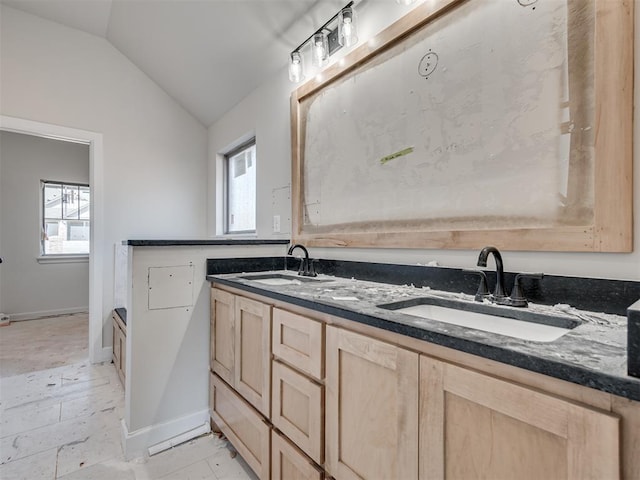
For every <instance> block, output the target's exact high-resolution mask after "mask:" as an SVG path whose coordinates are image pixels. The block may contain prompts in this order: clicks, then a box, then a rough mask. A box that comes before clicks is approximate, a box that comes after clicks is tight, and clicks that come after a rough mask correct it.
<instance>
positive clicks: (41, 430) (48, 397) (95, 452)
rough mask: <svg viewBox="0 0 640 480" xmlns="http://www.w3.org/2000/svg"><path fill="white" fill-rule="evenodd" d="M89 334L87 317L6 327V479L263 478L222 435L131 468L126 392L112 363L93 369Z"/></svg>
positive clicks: (2, 424)
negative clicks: (123, 430)
mask: <svg viewBox="0 0 640 480" xmlns="http://www.w3.org/2000/svg"><path fill="white" fill-rule="evenodd" d="M87 332H88V328H87V316H86V314H84V315H82V314H78V315H69V316H65V317H55V318H48V319H43V320H29V321H23V322H15V323H12V324H11V325H9V326H7V327H0V479H2V480H19V479H25V480H27V479H28V480H37V479H58V478H59V479H64V480H74V479H78V480H94V479H95V480H102V479H105V480H107V479H108V480H121V479H122V480H128V479H131V480H134V479H135V480H155V479H163V480H164V479H166V480H169V479H170V480H227V479H229V480H230V479H234V480H235V479H238V480H245V479H246V480H251V479H255V478H256V477H255V476H254V475H253V473H252V472H251V471H250V469H249V467H248V466H247V465H246V463H245V462H244V461H243V460H242V458H241V457H240V456H236V457H235V458H232V455H231V450H230V448H229V445H228V443H227V442H226V441H225V440H221V439H219V438H217V437H216V436H214V435H205V436H202V437H199V438H197V439H195V440H192V441H190V442H187V443H185V444H183V445H180V446H177V447H174V448H172V449H170V450H167V451H164V452H161V453H159V454H157V455H154V456H152V457H142V458H137V459H134V460H131V461H128V462H127V461H126V460H125V459H124V455H123V452H122V447H121V444H120V419H121V418H122V416H123V411H124V391H123V389H122V386H121V385H120V381H119V380H118V376H117V374H116V371H115V367H114V366H113V365H112V364H111V363H105V364H100V365H91V364H89V362H88V360H87V348H86V343H87V341H86V338H87V334H88V333H87Z"/></svg>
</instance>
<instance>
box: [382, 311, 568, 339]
mask: <svg viewBox="0 0 640 480" xmlns="http://www.w3.org/2000/svg"><path fill="white" fill-rule="evenodd" d="M382 308H387V309H391V310H393V311H395V312H399V313H404V314H407V315H411V316H414V317H420V318H425V319H430V320H437V321H438V322H444V323H450V324H454V325H458V326H461V327H467V328H474V329H476V330H482V331H485V332H491V333H498V334H500V335H506V336H508V337H514V338H520V339H522V340H530V341H534V342H553V341H554V340H557V339H558V338H560V337H562V336H563V335H565V334H566V333H568V332H570V331H571V330H572V329H573V328H575V327H576V326H578V325H579V322H571V321H563V320H564V319H562V318H559V319H558V320H559V322H558V323H559V324H561V325H560V326H558V325H549V324H547V323H537V322H533V321H525V320H516V319H513V318H505V317H499V316H496V315H489V314H486V313H478V312H469V311H466V310H459V309H456V308H449V307H442V306H439V305H429V304H421V305H413V306H408V307H403V308H388V307H386V306H382ZM420 323H422V324H423V325H428V323H427V322H420Z"/></svg>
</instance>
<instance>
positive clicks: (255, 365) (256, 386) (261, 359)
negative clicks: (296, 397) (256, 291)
mask: <svg viewBox="0 0 640 480" xmlns="http://www.w3.org/2000/svg"><path fill="white" fill-rule="evenodd" d="M234 331H235V355H236V358H235V370H234V384H233V385H234V387H235V389H236V390H237V391H238V393H239V394H240V395H242V396H243V397H244V398H246V399H247V401H248V402H249V403H250V404H251V405H253V406H254V407H256V408H257V409H258V410H259V411H260V412H261V413H262V414H263V415H264V416H265V417H267V418H269V416H270V414H271V408H270V407H271V388H270V387H271V306H269V305H266V304H264V303H262V302H257V301H255V300H250V299H248V298H244V297H236V303H235V319H234Z"/></svg>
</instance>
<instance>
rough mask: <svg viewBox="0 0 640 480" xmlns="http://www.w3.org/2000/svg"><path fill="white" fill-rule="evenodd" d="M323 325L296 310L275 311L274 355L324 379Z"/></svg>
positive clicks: (315, 376)
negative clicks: (292, 311) (296, 312)
mask: <svg viewBox="0 0 640 480" xmlns="http://www.w3.org/2000/svg"><path fill="white" fill-rule="evenodd" d="M323 346H324V338H323V324H322V323H321V322H316V321H315V320H311V319H309V318H306V317H303V316H301V315H296V314H295V313H291V312H287V311H285V310H280V309H278V308H275V309H274V310H273V354H274V355H275V356H276V357H278V358H281V359H282V360H284V361H285V362H287V363H288V364H289V365H294V366H295V367H296V369H298V370H300V371H301V372H303V373H306V374H308V375H309V376H311V377H313V378H315V379H317V380H322V378H323V376H324V372H323V363H324V362H323V358H322V352H323Z"/></svg>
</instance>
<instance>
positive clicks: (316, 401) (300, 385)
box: [271, 362, 324, 463]
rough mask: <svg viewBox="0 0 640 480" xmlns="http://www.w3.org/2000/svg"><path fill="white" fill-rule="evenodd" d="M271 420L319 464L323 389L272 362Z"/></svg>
mask: <svg viewBox="0 0 640 480" xmlns="http://www.w3.org/2000/svg"><path fill="white" fill-rule="evenodd" d="M272 368H273V395H272V397H273V402H272V405H273V409H272V410H273V411H272V414H271V421H272V422H273V425H274V426H275V427H276V428H278V429H279V430H280V431H281V432H282V433H284V434H285V435H286V436H287V437H289V438H290V439H291V440H292V441H293V443H295V444H296V445H297V446H298V447H299V448H300V449H301V450H302V451H303V452H305V453H306V454H307V455H309V456H310V457H311V458H312V459H313V460H315V461H316V462H318V463H322V462H323V460H324V452H323V451H322V450H323V449H322V433H323V428H322V387H321V386H320V385H317V384H316V383H314V382H312V381H311V380H309V379H308V378H307V377H305V376H304V375H302V374H300V373H298V372H296V371H295V370H293V369H291V368H289V367H287V366H285V365H283V364H282V363H280V362H273V366H272Z"/></svg>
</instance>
